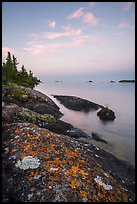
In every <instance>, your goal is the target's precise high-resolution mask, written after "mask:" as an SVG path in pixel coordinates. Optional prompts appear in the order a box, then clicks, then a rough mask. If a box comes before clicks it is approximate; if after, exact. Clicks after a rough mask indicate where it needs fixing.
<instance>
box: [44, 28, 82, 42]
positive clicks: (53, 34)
mask: <svg viewBox="0 0 137 204" xmlns="http://www.w3.org/2000/svg"><path fill="white" fill-rule="evenodd" d="M80 34H81V29H77V30H73V29H71V30H68V31H66V32H60V33H57V32H46V33H44V35H43V37H44V38H47V39H50V40H53V39H56V38H61V37H70V36H78V35H80Z"/></svg>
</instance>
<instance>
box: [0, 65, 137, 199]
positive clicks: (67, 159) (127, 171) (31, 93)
mask: <svg viewBox="0 0 137 204" xmlns="http://www.w3.org/2000/svg"><path fill="white" fill-rule="evenodd" d="M12 65H13V63H11V64H10V66H12ZM4 66H5V65H4ZM6 67H7V65H6ZM8 67H9V65H8ZM12 68H13V66H12ZM3 69H5V67H4V68H3ZM6 71H7V69H6ZM15 73H17V72H16V71H15ZM5 76H6V75H5ZM8 76H10V75H8ZM12 77H13V78H14V74H13V75H12ZM13 78H12V80H10V77H9V78H8V81H7V80H6V78H5V81H6V83H5V84H4V81H3V86H2V159H3V161H2V181H3V182H2V201H3V202H134V201H135V168H134V166H133V165H131V164H129V163H128V162H126V161H122V160H119V159H118V158H116V157H115V156H114V155H113V154H110V153H108V152H106V151H104V150H102V149H99V148H98V147H97V146H95V145H93V144H89V143H87V142H84V141H81V140H80V139H79V138H82V137H83V138H87V137H89V138H91V139H96V141H98V142H105V143H106V145H109V144H108V143H107V141H105V140H103V138H101V136H100V135H98V134H97V133H94V134H93V133H92V134H91V135H88V134H87V133H85V132H84V131H82V130H80V129H77V128H75V127H73V126H72V125H71V124H69V123H66V122H64V121H62V120H61V117H62V115H63V113H62V112H61V111H60V109H59V107H58V106H57V105H56V104H55V103H54V102H53V100H52V99H50V98H49V97H48V96H47V95H46V94H43V93H41V92H40V91H37V90H35V89H34V87H35V85H37V83H35V84H34V83H33V86H32V84H31V87H28V85H27V87H25V86H23V85H19V84H18V85H17V84H16V83H15V81H14V80H13ZM22 79H23V78H22ZM35 82H36V81H35ZM13 83H14V84H13ZM20 83H22V82H21V81H20ZM38 83H39V82H38ZM26 84H27V82H26V83H25V85H26ZM29 86H30V84H29ZM56 97H57V95H56ZM66 97H67V98H66V99H67V101H68V98H70V99H71V100H70V101H69V104H68V105H69V106H72V102H75V107H77V106H79V108H80V109H79V110H78V111H81V104H83V105H84V107H85V108H86V106H87V104H90V105H91V104H92V106H93V107H94V109H95V110H96V111H97V110H98V108H104V107H102V106H101V105H99V104H95V103H93V102H89V101H87V100H84V99H79V98H77V97H75V98H73V99H72V98H71V96H66ZM79 101H81V102H82V103H80V104H79ZM93 107H92V108H93ZM86 111H88V110H86Z"/></svg>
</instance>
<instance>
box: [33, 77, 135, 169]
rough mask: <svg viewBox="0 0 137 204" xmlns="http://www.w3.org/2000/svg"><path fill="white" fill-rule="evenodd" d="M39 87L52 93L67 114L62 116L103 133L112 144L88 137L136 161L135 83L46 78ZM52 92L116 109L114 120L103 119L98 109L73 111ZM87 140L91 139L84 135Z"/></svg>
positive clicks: (99, 144) (117, 153)
mask: <svg viewBox="0 0 137 204" xmlns="http://www.w3.org/2000/svg"><path fill="white" fill-rule="evenodd" d="M36 89H37V90H39V91H41V92H43V93H45V94H46V95H48V96H49V97H50V98H51V99H52V100H53V101H54V102H55V103H56V104H57V105H58V106H59V107H60V110H61V112H62V113H63V114H64V115H63V117H62V118H61V120H63V121H65V122H69V123H71V124H72V125H73V126H75V127H77V128H81V129H82V130H84V131H86V132H88V133H89V134H91V132H92V131H94V132H96V133H98V134H100V135H101V136H102V138H104V139H105V140H107V141H108V142H109V144H105V143H101V142H97V141H94V140H88V142H89V143H94V144H95V145H96V146H98V147H99V148H102V149H104V150H106V151H108V152H111V153H113V154H114V155H115V156H117V157H118V158H119V159H123V160H126V161H128V162H130V163H132V164H133V165H135V84H134V83H119V82H116V83H109V82H91V83H89V82H85V81H76V82H74V81H73V82H72V81H71V82H65V81H63V82H58V83H56V82H54V81H52V82H45V83H42V84H40V85H39V86H38V87H37V88H36ZM52 94H56V95H73V96H78V97H81V98H84V99H87V100H90V101H93V102H95V103H98V104H100V105H103V106H107V107H108V108H110V109H112V110H113V111H114V112H115V114H116V119H115V120H114V121H107V122H102V121H101V120H100V119H99V118H98V117H97V111H90V112H88V113H85V112H78V111H72V110H69V109H67V108H65V107H64V106H63V105H61V104H60V103H59V101H57V100H56V99H55V98H53V97H52ZM82 140H85V141H86V140H87V139H82Z"/></svg>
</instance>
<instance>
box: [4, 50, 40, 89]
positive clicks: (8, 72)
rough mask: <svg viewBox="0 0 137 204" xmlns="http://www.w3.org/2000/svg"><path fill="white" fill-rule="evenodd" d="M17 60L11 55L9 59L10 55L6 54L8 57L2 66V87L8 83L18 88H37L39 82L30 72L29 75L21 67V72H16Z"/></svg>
mask: <svg viewBox="0 0 137 204" xmlns="http://www.w3.org/2000/svg"><path fill="white" fill-rule="evenodd" d="M18 64H19V63H18V61H17V58H16V57H15V56H14V55H13V56H12V59H11V54H10V52H8V56H7V58H6V62H5V63H4V62H3V65H2V83H3V84H4V85H8V84H10V83H15V84H17V85H19V86H24V87H30V88H34V87H35V86H37V85H38V84H39V83H41V81H40V80H39V79H37V77H34V76H33V73H32V71H31V70H30V71H29V74H28V72H27V70H26V68H25V67H24V65H22V67H21V70H20V71H18V68H17V65H18Z"/></svg>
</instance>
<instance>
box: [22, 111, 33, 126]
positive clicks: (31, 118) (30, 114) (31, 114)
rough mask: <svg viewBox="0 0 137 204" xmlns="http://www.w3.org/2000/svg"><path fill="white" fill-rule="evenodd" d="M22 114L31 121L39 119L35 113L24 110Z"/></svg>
mask: <svg viewBox="0 0 137 204" xmlns="http://www.w3.org/2000/svg"><path fill="white" fill-rule="evenodd" d="M22 116H23V118H24V119H25V120H27V121H28V122H30V123H35V122H36V121H37V116H36V115H35V114H34V113H30V112H23V114H22Z"/></svg>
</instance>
